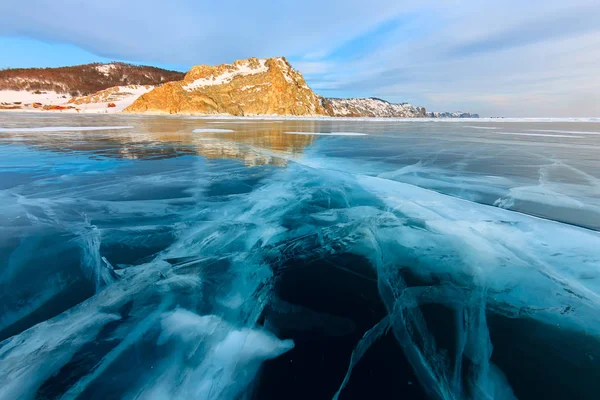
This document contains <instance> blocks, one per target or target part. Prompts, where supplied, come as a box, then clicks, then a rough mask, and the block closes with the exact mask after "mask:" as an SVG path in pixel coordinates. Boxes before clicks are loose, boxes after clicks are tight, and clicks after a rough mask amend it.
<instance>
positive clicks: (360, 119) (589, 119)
mask: <svg viewBox="0 0 600 400" xmlns="http://www.w3.org/2000/svg"><path fill="white" fill-rule="evenodd" d="M1 113H7V114H36V115H82V116H132V117H168V118H185V119H216V120H224V121H226V120H258V121H286V120H289V121H344V122H448V123H456V122H485V123H490V122H590V123H600V117H556V118H555V117H480V118H395V117H331V116H325V115H314V116H295V115H244V116H236V115H229V114H169V113H165V112H144V113H132V112H98V111H84V110H80V111H79V112H77V111H76V110H40V109H31V110H22V109H21V110H2V109H0V114H1Z"/></svg>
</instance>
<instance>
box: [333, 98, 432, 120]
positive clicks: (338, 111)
mask: <svg viewBox="0 0 600 400" xmlns="http://www.w3.org/2000/svg"><path fill="white" fill-rule="evenodd" d="M323 100H324V105H325V108H326V109H328V111H329V113H330V115H331V116H334V117H395V118H418V117H424V116H426V110H425V108H423V107H415V106H413V105H412V104H408V103H402V104H393V103H390V102H388V101H385V100H381V99H377V98H374V97H371V98H366V99H361V98H353V99H323Z"/></svg>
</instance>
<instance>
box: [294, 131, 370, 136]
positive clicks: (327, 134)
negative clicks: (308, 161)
mask: <svg viewBox="0 0 600 400" xmlns="http://www.w3.org/2000/svg"><path fill="white" fill-rule="evenodd" d="M284 133H285V134H286V135H318V136H368V134H367V133H358V132H284Z"/></svg>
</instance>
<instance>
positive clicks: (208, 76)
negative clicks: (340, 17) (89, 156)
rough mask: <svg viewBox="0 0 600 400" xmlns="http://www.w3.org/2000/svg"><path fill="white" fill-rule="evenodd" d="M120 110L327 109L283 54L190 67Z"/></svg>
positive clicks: (263, 112)
mask: <svg viewBox="0 0 600 400" xmlns="http://www.w3.org/2000/svg"><path fill="white" fill-rule="evenodd" d="M125 111H126V112H155V113H168V114H180V113H181V114H229V115H237V116H243V115H327V112H326V110H325V108H324V107H323V104H322V99H321V97H319V96H317V95H316V94H315V93H314V92H313V91H312V90H311V89H310V88H309V87H308V85H307V84H306V82H305V81H304V78H303V77H302V75H301V74H300V73H299V72H297V71H295V70H294V69H293V68H292V66H291V65H290V64H289V63H288V62H287V60H286V59H285V58H283V57H278V58H268V59H262V60H259V59H257V58H250V59H248V60H240V61H236V62H235V63H233V64H223V65H218V66H207V65H200V66H196V67H193V68H192V69H191V70H190V71H189V72H188V73H187V74H186V76H185V78H184V79H183V81H179V82H170V83H166V84H164V85H162V86H160V87H158V88H156V89H154V90H152V91H151V92H149V93H147V94H144V95H142V96H140V97H139V98H138V99H137V100H136V101H135V102H134V103H133V104H132V105H131V106H129V107H128V108H127V109H126V110H125Z"/></svg>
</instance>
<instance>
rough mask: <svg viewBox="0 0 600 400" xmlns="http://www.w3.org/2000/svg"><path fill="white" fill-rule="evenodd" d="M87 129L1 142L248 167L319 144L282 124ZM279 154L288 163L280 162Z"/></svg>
mask: <svg viewBox="0 0 600 400" xmlns="http://www.w3.org/2000/svg"><path fill="white" fill-rule="evenodd" d="M128 121H131V120H128ZM81 123H82V125H81V126H74V127H64V130H61V129H59V128H47V127H46V128H45V129H38V130H35V128H25V129H24V130H22V131H19V130H15V131H5V132H0V140H1V141H5V142H13V143H14V142H21V143H23V144H26V145H31V146H35V147H39V148H43V149H48V150H52V151H59V152H93V153H94V155H95V156H106V157H117V158H124V159H132V160H135V159H156V158H169V157H179V156H184V155H201V156H205V157H207V158H230V159H237V160H241V161H243V162H244V164H246V165H247V166H257V165H265V164H272V165H279V166H284V165H286V161H285V158H289V157H294V156H295V155H297V154H299V153H301V152H302V151H303V150H304V148H305V147H306V146H308V145H310V144H311V143H312V141H313V138H312V137H310V136H305V137H290V135H285V134H284V131H285V128H284V125H283V124H277V123H271V124H268V125H264V124H263V125H255V126H252V124H249V126H241V125H239V124H234V125H235V126H234V129H235V130H234V131H233V132H215V133H211V132H204V133H194V132H193V130H194V128H196V127H197V126H199V125H202V124H205V125H207V126H209V127H210V126H211V125H208V124H206V123H204V122H198V121H197V120H186V119H164V118H163V119H160V118H138V119H135V118H134V119H133V123H134V126H112V128H122V129H109V128H110V127H107V128H108V129H106V130H100V129H93V130H92V129H91V127H89V126H84V125H83V124H84V123H85V120H83V121H81ZM213 126H214V125H213ZM96 127H97V126H96ZM126 128H130V129H126ZM275 154H281V155H283V156H284V157H283V158H279V157H274V156H273V155H275Z"/></svg>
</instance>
